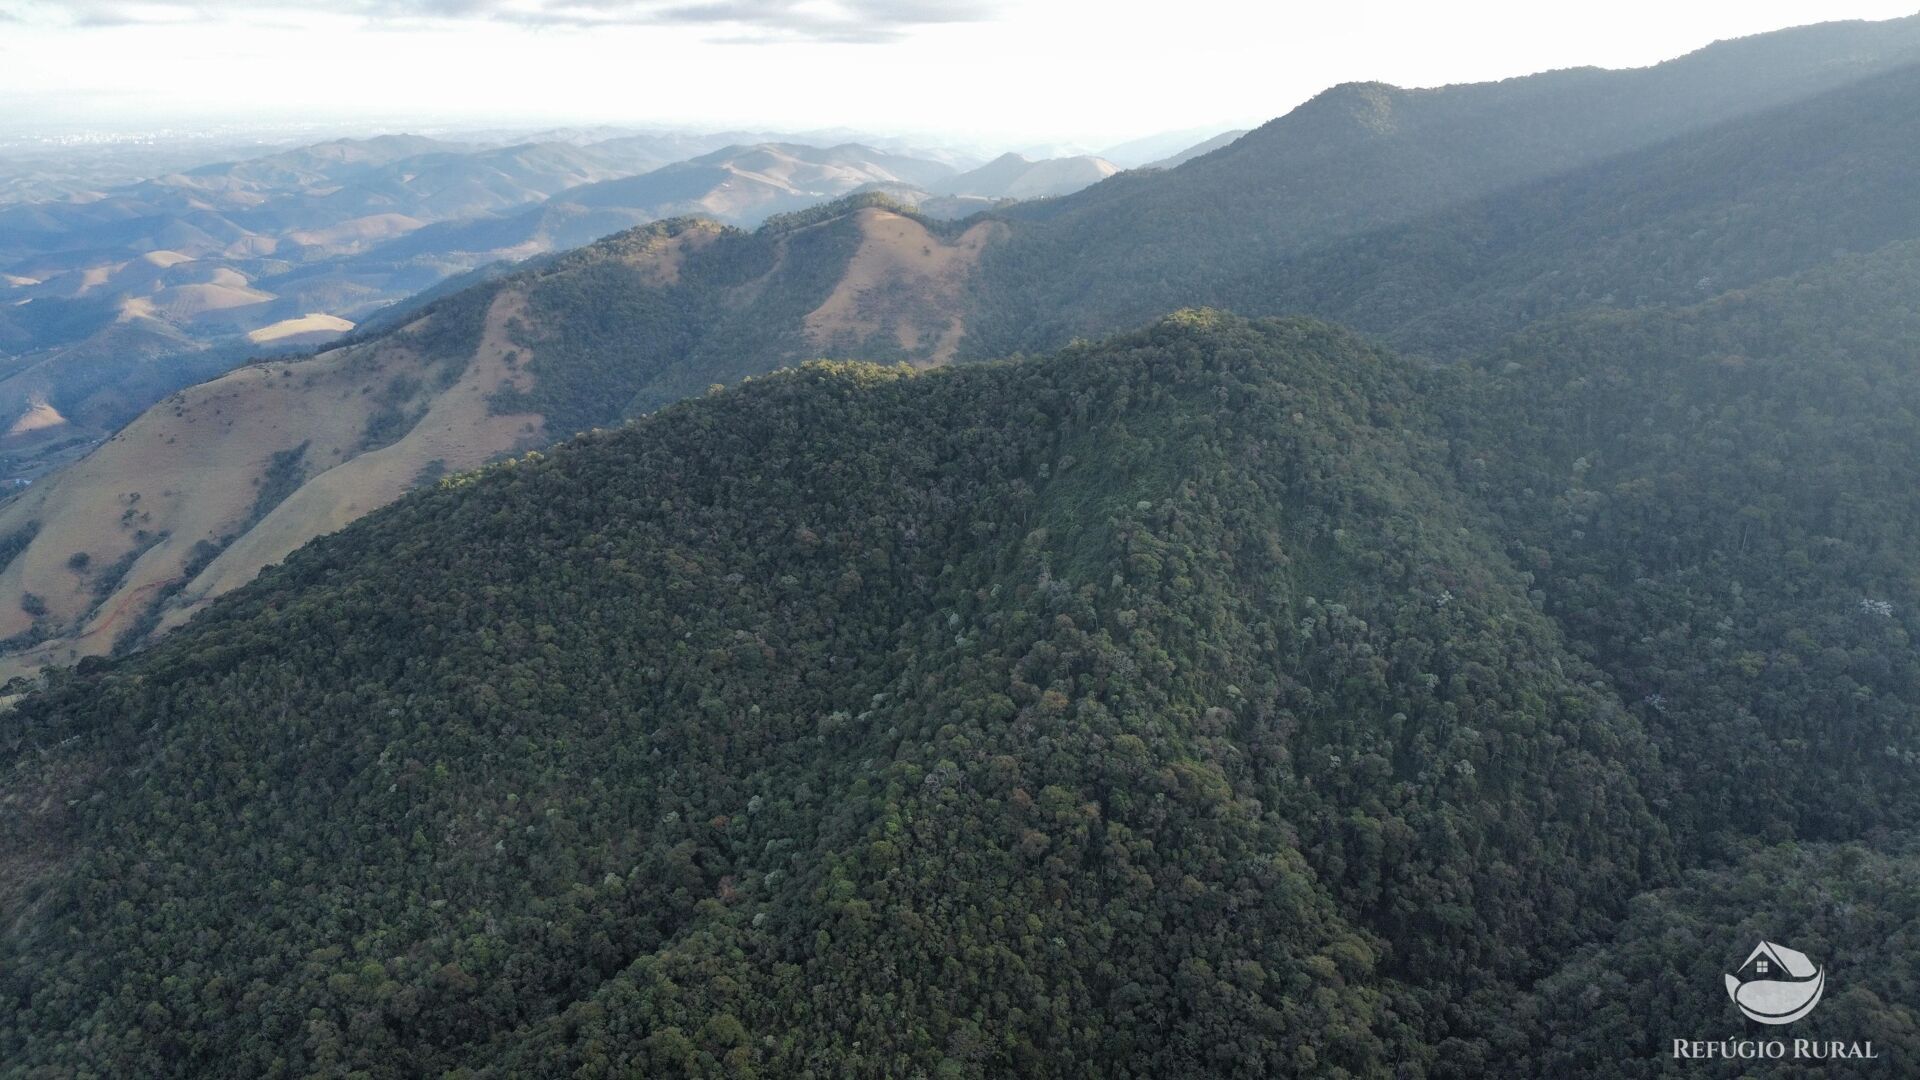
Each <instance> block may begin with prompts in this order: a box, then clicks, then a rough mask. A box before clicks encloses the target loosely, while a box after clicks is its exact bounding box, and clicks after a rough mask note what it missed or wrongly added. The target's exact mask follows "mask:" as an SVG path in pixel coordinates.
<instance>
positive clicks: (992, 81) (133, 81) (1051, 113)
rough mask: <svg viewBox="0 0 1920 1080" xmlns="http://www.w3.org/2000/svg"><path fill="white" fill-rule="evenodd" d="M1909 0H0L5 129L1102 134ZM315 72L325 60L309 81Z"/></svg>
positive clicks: (1242, 116)
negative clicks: (261, 0) (1596, 3)
mask: <svg viewBox="0 0 1920 1080" xmlns="http://www.w3.org/2000/svg"><path fill="white" fill-rule="evenodd" d="M1910 3H1911V0H1905V2H1898V3H1888V2H1873V0H1863V2H1853V3H1839V4H1835V3H1810V2H1805V0H1771V2H1762V3H1752V4H1746V5H1742V6H1740V7H1738V8H1737V9H1733V10H1727V9H1725V8H1719V6H1717V5H1699V6H1693V7H1686V6H1680V7H1676V6H1675V5H1670V4H1669V5H1658V6H1656V5H1655V4H1652V3H1648V2H1636V3H1630V4H1627V5H1624V6H1616V7H1613V8H1609V9H1606V10H1604V11H1602V10H1599V9H1589V10H1581V11H1575V12H1564V11H1562V12H1554V13H1551V14H1550V15H1547V14H1543V13H1541V12H1540V11H1539V10H1537V9H1536V8H1535V7H1534V6H1533V5H1529V4H1522V3H1514V2H1505V0H1502V2H1488V3H1476V4H1471V5H1467V6H1464V7H1456V8H1453V9H1450V10H1446V11H1436V10H1429V9H1427V8H1425V7H1422V6H1420V5H1415V4H1411V3H1404V2H1394V3H1361V4H1357V5H1352V6H1349V7H1347V8H1345V9H1342V10H1340V11H1316V12H1286V11H1280V10H1269V9H1251V8H1248V7H1247V6H1246V5H1241V4H1235V3H1231V2H1227V0H1197V2H1196V3H1191V4H1187V5H1184V6H1183V9H1182V10H1183V12H1184V17H1183V18H1182V19H1181V20H1180V21H1179V22H1178V23H1175V24H1168V23H1167V22H1166V21H1165V20H1163V19H1159V18H1156V17H1155V9H1154V8H1153V7H1150V6H1148V5H1144V4H1112V5H1094V4H1090V3H1086V2H1083V0H1061V2H1056V3H1046V4H1027V5H1013V4H994V3H989V2H977V0H842V2H836V3H813V2H797V3H796V2H789V0H739V2H734V3H727V4H708V5H670V4H660V3H651V2H620V0H593V2H579V0H570V2H549V0H473V2H468V3H461V4H448V3H444V2H440V0H346V2H344V3H340V4H334V5H327V6H324V7H323V6H322V5H316V4H311V3H305V2H295V0H289V2H272V3H266V4H254V5H240V4H236V3H231V2H227V0H212V2H205V3H197V4H190V3H165V2H162V3H153V2H115V0H98V2H95V0H84V2H71V3H43V2H37V0H0V104H3V105H4V106H5V107H4V108H0V131H3V132H6V133H8V134H14V135H21V134H30V133H31V134H47V133H52V132H71V133H86V132H119V133H123V134H130V133H140V132H151V131H154V130H156V129H170V130H172V131H175V132H177V133H181V134H186V133H189V132H192V133H198V132H205V131H209V130H230V131H234V132H246V133H260V132H266V131H275V130H281V131H290V132H298V131H310V132H313V133H315V134H316V135H318V134H321V133H329V134H351V133H361V134H378V133H388V132H399V131H411V132H434V131H441V132H458V131H466V130H474V129H477V128H483V127H484V128H494V129H499V130H534V129H539V128H545V127H585V126H595V125H607V126H618V127H624V128H664V129H679V130H696V129H697V130H707V131H721V130H734V129H738V130H751V131H777V132H791V133H804V132H809V131H811V132H823V131H824V132H832V131H836V130H839V131H862V132H873V133H885V134H889V135H896V136H900V137H907V138H916V137H917V138H924V139H927V140H929V141H936V142H940V143H943V144H947V145H971V146H975V147H980V148H985V147H990V146H1003V147H1018V146H1034V145H1046V146H1069V145H1072V146H1077V147H1079V148H1083V149H1093V148H1097V147H1100V146H1104V145H1110V144H1114V143H1119V142H1124V141H1126V140H1129V139H1134V138H1142V137H1147V136H1152V135H1156V134H1161V133H1165V132H1169V131H1193V132H1196V133H1203V132H1208V131H1222V130H1227V129H1230V128H1238V127H1248V126H1253V125H1255V124H1258V123H1262V122H1264V121H1266V120H1268V119H1271V118H1272V117H1274V116H1277V115H1280V114H1282V113H1285V112H1286V111H1287V110H1289V109H1291V108H1292V107H1294V106H1295V105H1297V104H1299V103H1300V102H1301V101H1304V100H1306V99H1307V98H1309V97H1311V96H1312V95H1313V94H1314V93H1317V92H1318V91H1320V90H1322V89H1324V88H1325V87H1327V86H1331V85H1334V84H1336V83H1341V82H1350V81H1372V80H1377V81H1382V82H1390V83H1394V84H1396V85H1401V86H1410V87H1418V86H1437V85H1444V84H1449V83H1461V82H1481V81H1489V80H1495V79H1501V78H1509V77H1513V76H1519V75H1525V74H1530V73H1533V72H1537V71H1544V70H1552V69H1558V68H1567V67H1580V66H1597V67H1607V68H1623V67H1642V66H1646V65H1648V64H1653V63H1658V62H1660V61H1663V60H1667V59H1671V58H1673V57H1676V56H1680V55H1684V54H1685V53H1688V52H1691V51H1693V50H1695V49H1698V48H1701V47H1703V46H1706V45H1708V44H1711V43H1712V42H1714V41H1718V40H1724V39H1727V38H1734V37H1744V36H1747V35H1750V34H1755V33H1762V32H1766V31H1769V30H1777V29H1782V28H1785V27H1790V26H1797V25H1804V24H1808V23H1814V22H1825V21H1840V20H1847V19H1886V18H1894V17H1900V16H1904V15H1908V14H1912V13H1913V9H1912V8H1911V7H1910V6H1909V5H1910ZM1714 8H1719V9H1718V10H1714ZM1229 23H1230V24H1231V25H1234V26H1235V27H1236V31H1235V32H1234V33H1233V34H1231V35H1224V34H1221V33H1220V32H1219V30H1218V28H1219V27H1220V26H1222V25H1227V24H1229ZM1067 41H1070V42H1072V43H1073V44H1072V47H1071V48H1070V49H1065V48H1062V47H1061V44H1060V43H1061V42H1067ZM636 56H644V57H645V62H636V60H635V57H636ZM290 57H292V58H293V59H291V60H290V59H289V58H290ZM308 65H311V66H313V67H316V68H324V69H326V70H327V71H328V72H329V77H327V78H324V79H313V78H308V77H303V75H304V73H303V72H302V70H301V69H302V68H303V67H306V66H308ZM503 73H505V74H504V75H503ZM769 85H775V86H778V87H780V92H779V93H777V94H769V93H768V92H767V90H766V87H767V86H769Z"/></svg>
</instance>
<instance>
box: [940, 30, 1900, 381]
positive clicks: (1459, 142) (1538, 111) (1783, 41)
mask: <svg viewBox="0 0 1920 1080" xmlns="http://www.w3.org/2000/svg"><path fill="white" fill-rule="evenodd" d="M1915 62H1920V16H1914V17H1909V18H1906V19H1896V20H1889V21H1885V22H1874V23H1829V24H1823V25H1818V26H1809V27H1802V28H1798V29H1793V30H1783V31H1779V32H1776V33H1771V34H1762V35H1757V36H1755V37H1750V38H1742V39H1738V40H1734V41H1726V42H1720V43H1718V44H1715V45H1711V46H1709V47H1707V48H1704V49H1701V50H1699V51H1698V52H1695V53H1692V54H1689V55H1687V56H1684V57H1681V58H1679V59H1676V60H1671V61H1668V62H1666V63H1663V64H1658V65H1655V66H1653V67H1649V68H1640V69H1634V70H1625V71H1604V70H1599V69H1595V68H1580V69H1573V70H1567V71H1554V72H1546V73H1543V74H1539V75H1531V76H1527V77H1524V78H1518V79H1508V80H1504V81H1502V82H1497V83H1478V84H1471V85H1461V86H1447V87H1440V88H1435V89H1419V90H1407V89H1402V88H1399V87H1394V86H1388V85H1385V84H1381V83H1350V84H1345V85H1341V86H1336V87H1334V88H1332V89H1329V90H1327V91H1326V92H1324V93H1322V94H1321V95H1320V96H1318V97H1316V98H1315V99H1313V100H1312V101H1309V102H1307V103H1306V104H1304V105H1301V106H1300V107H1299V108H1297V109H1294V110H1293V111H1292V112H1289V113H1287V114H1286V115H1284V116H1281V117H1278V118H1277V119H1274V120H1272V121H1270V122H1268V123H1267V124H1265V125H1263V126H1262V127H1260V128H1258V129H1256V130H1255V131H1253V132H1251V133H1249V134H1247V135H1246V136H1244V137H1242V138H1241V139H1239V140H1238V141H1236V142H1235V143H1234V144H1233V145H1232V146H1230V147H1227V148H1226V149H1224V150H1221V151H1220V152H1218V153H1214V154H1209V155H1206V156H1205V157H1202V158H1200V159H1198V160H1195V161H1192V162H1189V163H1187V164H1185V165H1183V166H1181V167H1180V168H1178V169H1173V170H1169V171H1166V172H1160V173H1151V172H1147V173H1139V172H1136V173H1124V174H1121V175H1120V176H1117V177H1115V178H1113V179H1111V180H1108V181H1107V182H1105V183H1102V184H1099V185H1096V186H1094V187H1092V188H1089V189H1088V190H1086V191H1083V192H1081V193H1079V194H1077V195H1072V196H1068V197H1066V198H1063V199H1059V200H1054V201H1052V202H1050V203H1043V204H1035V205H1034V206H1032V207H1028V208H1024V209H1020V210H1016V211H1014V214H1015V216H1016V217H1017V218H1019V219H1020V220H1021V221H1022V222H1024V223H1025V224H1026V225H1027V226H1028V227H1026V228H1021V229H1017V230H1016V231H1015V232H1014V233H1013V235H1012V238H1011V240H1010V242H1009V243H1008V244H1007V245H1005V247H1004V248H1003V249H1002V250H1001V251H999V252H997V253H996V257H995V259H993V260H992V261H991V262H990V263H989V264H988V269H989V270H990V271H991V274H992V279H991V281H990V282H989V288H990V293H989V302H988V303H987V305H986V310H985V311H983V312H982V313H981V316H980V317H979V318H978V319H976V323H977V331H978V332H977V335H976V338H975V340H974V341H973V345H974V346H976V347H977V350H978V351H977V354H978V355H982V356H997V355H1002V354H1004V353H1006V352H1008V351H1011V350H1013V349H1020V348H1025V349H1034V348H1052V347H1055V346H1056V345H1058V344H1059V343H1060V342H1062V341H1064V340H1066V339H1067V338H1068V337H1070V336H1072V335H1075V334H1087V333H1110V332H1112V331H1113V330H1115V329H1118V328H1121V327H1126V326H1131V325H1135V324H1137V323H1138V322H1140V321H1142V320H1145V319H1149V318H1152V317H1154V316H1156V315H1158V314H1161V313H1164V312H1166V311H1168V310H1170V309H1172V308H1175V307H1179V306H1181V305H1188V304H1209V303H1212V304H1224V303H1228V302H1230V301H1231V302H1234V303H1239V301H1238V300H1237V299H1235V298H1233V297H1230V296H1228V295H1225V291H1226V290H1227V289H1228V288H1229V287H1230V286H1231V285H1232V284H1233V283H1234V282H1235V281H1236V280H1237V279H1243V278H1244V277H1246V276H1247V275H1248V274H1249V273H1250V272H1251V271H1253V270H1255V269H1256V268H1266V267H1270V266H1272V265H1273V264H1274V263H1275V262H1276V261H1277V260H1280V259H1283V258H1286V257H1290V256H1293V255H1297V254H1300V253H1303V252H1306V251H1310V250H1312V249H1314V248H1317V247H1320V246H1324V245H1328V244H1332V243H1335V242H1336V241H1339V240H1341V239H1342V238H1347V237H1355V236H1361V235H1364V234H1367V233H1371V232H1374V231H1377V230H1381V229H1387V228H1391V227H1393V226H1395V225H1399V224H1404V223H1407V222H1411V221H1415V220H1418V219H1420V218H1422V217H1424V216H1426V215H1429V214H1433V213H1436V212H1439V211H1442V210H1445V209H1446V208H1448V207H1451V206H1454V205H1457V204H1460V203H1464V202H1469V201H1472V200H1475V199H1479V198H1482V197H1485V196H1489V195H1492V194H1493V193H1495V192H1498V191H1502V190H1504V189H1508V188H1512V187H1515V186H1518V185H1525V184H1528V183H1531V182H1533V181H1537V180H1542V179H1545V178H1547V177H1551V176H1555V175H1559V174H1562V173H1568V172H1576V171H1578V170H1581V169H1583V168H1585V167H1587V166H1589V165H1593V164H1596V163H1599V162H1601V161H1603V160H1605V159H1607V158H1609V157H1613V156H1615V155H1620V154H1625V153H1630V152H1632V151H1634V150H1637V149H1642V148H1645V147H1648V146H1652V145H1654V144H1657V143H1660V142H1663V141H1666V140H1670V139H1674V138H1677V137H1680V136H1682V135H1687V134H1690V133H1693V132H1697V131H1701V130H1704V129H1707V128H1709V127H1712V126H1714V125H1717V124H1722V123H1726V122H1729V121H1732V120H1734V119H1737V118H1739V117H1742V116H1747V115H1752V114H1755V113H1759V112H1764V111H1766V110H1767V109H1770V108H1773V107H1777V106H1782V105H1786V104H1789V103H1791V102H1794V101H1798V100H1801V99H1804V98H1807V97H1811V96H1814V95H1817V94H1820V93H1824V92H1828V91H1831V90H1835V89H1838V88H1841V87H1843V86H1845V85H1847V84H1849V83H1851V82H1854V81H1857V80H1860V79H1865V78H1869V77H1871V76H1874V75H1876V74H1880V73H1884V72H1888V71H1891V70H1895V69H1897V68H1900V67H1903V66H1906V65H1909V64H1913V63H1915ZM1783 149H1785V152H1786V153H1787V154H1791V153H1792V151H1791V150H1790V149H1786V148H1783ZM1779 164H1784V161H1783V160H1782V159H1781V158H1779V157H1777V158H1776V165H1779ZM1654 193H1655V195H1656V196H1657V194H1658V188H1655V189H1654ZM1268 299H1272V297H1270V296H1269V297H1268ZM1287 301H1288V302H1287V304H1286V305H1283V306H1279V307H1262V308H1260V309H1259V311H1260V312H1261V313H1266V312H1274V313H1279V312H1284V311H1300V310H1312V311H1316V312H1317V311H1319V309H1318V308H1317V307H1307V306H1302V305H1301V304H1300V302H1299V299H1298V298H1292V297H1289V298H1287Z"/></svg>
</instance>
